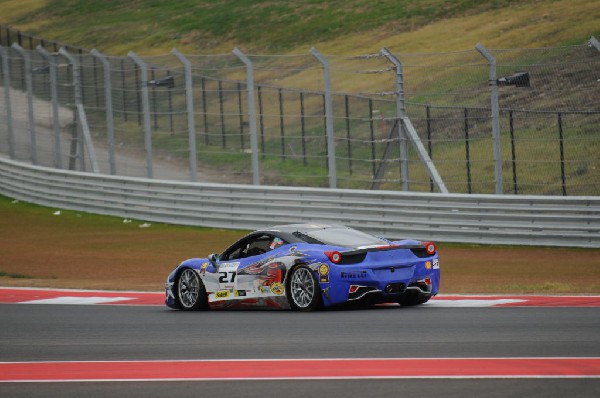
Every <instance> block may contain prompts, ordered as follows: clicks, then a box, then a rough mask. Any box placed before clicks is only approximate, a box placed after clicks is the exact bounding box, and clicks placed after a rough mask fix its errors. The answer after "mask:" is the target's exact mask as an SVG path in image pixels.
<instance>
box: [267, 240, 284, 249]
mask: <svg viewBox="0 0 600 398" xmlns="http://www.w3.org/2000/svg"><path fill="white" fill-rule="evenodd" d="M281 245H283V240H281V238H274V239H273V241H271V245H270V246H269V248H270V249H271V250H273V249H275V248H277V247H279V246H281Z"/></svg>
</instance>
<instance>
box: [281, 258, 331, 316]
mask: <svg viewBox="0 0 600 398" xmlns="http://www.w3.org/2000/svg"><path fill="white" fill-rule="evenodd" d="M288 281H289V282H288V289H287V298H288V301H289V303H290V307H291V308H292V309H294V310H297V311H315V310H318V309H320V308H321V307H322V305H323V302H322V297H321V288H320V287H319V282H317V278H316V277H315V275H314V272H313V271H312V270H311V269H310V268H308V267H307V266H305V265H301V266H299V267H296V268H294V269H293V270H292V272H291V273H290V276H289V278H288Z"/></svg>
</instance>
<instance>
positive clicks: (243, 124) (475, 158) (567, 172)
mask: <svg viewBox="0 0 600 398" xmlns="http://www.w3.org/2000/svg"><path fill="white" fill-rule="evenodd" d="M13 43H18V44H19V45H20V46H22V47H25V48H26V50H25V52H26V54H27V55H28V56H29V58H30V60H31V68H30V69H29V70H28V69H27V66H26V61H25V56H24V55H23V54H22V53H21V52H19V51H18V50H17V49H16V48H15V46H13ZM0 46H1V47H2V51H1V52H0V56H1V57H2V59H1V60H0V61H2V62H0V82H1V88H2V91H1V92H0V115H1V118H0V121H1V122H0V153H3V154H6V155H10V156H13V157H14V158H15V159H18V160H21V161H25V162H34V163H36V164H40V165H43V166H49V167H60V168H70V169H74V170H86V171H90V170H91V168H92V159H90V158H92V157H93V156H95V157H96V158H97V161H98V165H99V169H100V172H102V173H107V174H108V173H113V174H118V175H126V176H134V177H146V176H149V175H150V176H151V177H153V178H160V179H171V180H184V181H189V180H191V179H194V178H195V174H196V173H197V175H198V180H199V181H213V182H226V183H243V184H249V183H252V181H253V174H254V173H255V172H256V170H255V169H254V168H253V157H254V156H256V158H257V159H258V164H259V169H258V173H259V181H260V183H261V184H268V185H294V186H322V187H327V186H330V185H331V178H332V176H333V178H334V181H335V182H336V183H337V187H339V188H359V189H388V190H401V189H405V188H408V189H410V190H412V191H425V192H435V191H438V187H437V186H436V184H435V181H434V180H433V179H432V178H431V175H430V170H428V167H426V166H427V164H426V162H424V161H423V155H425V156H426V157H429V158H430V159H431V160H432V161H433V163H432V164H433V165H434V167H435V169H436V170H437V171H438V172H439V175H440V176H441V180H442V181H443V183H444V184H445V186H446V187H447V188H448V190H449V191H450V192H456V193H494V191H495V182H496V179H497V178H498V175H497V171H496V170H495V168H494V162H495V159H494V143H493V140H492V130H493V122H494V119H493V115H492V113H493V112H492V107H493V103H491V88H492V85H495V86H496V87H497V92H498V106H499V116H498V123H499V126H500V139H499V145H500V148H499V149H500V152H501V155H502V158H501V159H499V161H500V162H501V178H502V186H501V187H502V192H503V193H506V194H543V195H598V194H599V192H600V188H598V187H599V186H600V161H599V157H598V155H597V154H598V150H599V149H600V148H599V147H598V146H599V145H600V144H598V142H599V140H598V138H599V135H598V134H599V126H600V124H599V122H600V90H599V82H600V50H598V49H597V48H596V47H594V46H590V45H581V46H567V47H554V48H542V49H527V50H510V49H509V50H490V53H491V54H492V55H493V57H494V58H495V60H496V66H495V71H496V74H497V78H498V79H497V80H495V81H493V82H492V81H490V65H489V64H488V62H487V61H486V60H485V59H484V58H483V57H482V56H481V54H479V53H478V52H477V51H475V50H472V51H463V52H455V53H439V54H402V53H400V52H395V51H394V49H391V50H389V51H390V53H391V54H396V55H395V56H396V57H397V58H398V59H399V60H400V62H401V64H402V69H401V70H399V69H398V68H396V66H395V65H394V63H393V62H392V60H391V59H390V58H389V57H386V56H385V53H384V52H383V51H382V52H381V53H376V54H365V55H361V56H327V55H326V56H324V58H325V59H326V60H327V67H325V65H324V64H322V63H321V62H320V60H319V59H317V57H315V56H314V55H312V54H303V55H292V56H287V55H285V56H284V55H248V56H247V58H248V59H249V61H250V64H251V67H252V72H253V80H252V88H253V93H254V94H253V97H252V98H249V97H248V93H249V87H248V86H247V77H248V75H247V73H248V68H247V65H245V63H244V62H243V60H242V59H241V58H240V57H238V56H236V55H235V54H233V53H232V54H221V55H185V56H184V58H185V59H186V60H187V61H189V63H190V65H191V75H190V76H189V78H190V80H189V81H191V86H190V90H189V91H188V87H187V86H186V82H187V80H186V78H187V77H188V76H187V75H186V68H185V67H184V64H183V63H182V61H181V60H180V59H178V58H177V57H176V56H175V55H174V54H167V55H161V56H153V57H139V60H140V61H139V62H136V61H135V59H134V58H135V57H134V56H131V55H130V56H128V57H115V56H104V55H101V54H99V53H97V54H96V53H93V52H92V53H90V52H88V51H87V50H83V49H79V48H74V47H68V46H64V45H62V44H60V43H52V42H50V41H47V40H43V39H40V38H37V37H33V36H27V35H25V34H23V33H21V32H16V31H13V30H11V29H10V28H8V27H4V26H2V27H0ZM37 46H41V47H42V48H44V49H46V50H47V51H48V52H50V57H49V58H48V57H46V56H44V55H43V53H42V51H40V50H39V49H37V50H36V47H37ZM61 47H63V48H64V49H65V50H66V51H67V52H68V54H70V55H71V56H72V57H74V58H75V59H76V63H77V65H74V64H73V63H72V62H70V61H69V60H68V59H67V57H66V56H65V55H61V54H58V49H59V48H61ZM50 62H52V63H53V64H54V67H55V69H54V72H53V73H55V77H52V72H51V68H50ZM140 62H141V64H140ZM75 68H79V77H80V79H79V81H77V79H76V75H77V74H76V73H74V71H75ZM142 68H145V70H146V75H147V76H146V78H145V79H144V78H143V75H144V73H143V70H142ZM28 78H30V79H31V92H29V90H28V84H27V79H28ZM328 87H330V88H329V90H330V91H327V90H328ZM53 90H54V91H53ZM77 90H80V92H81V98H80V99H78V98H76V97H77V95H76V93H77ZM53 93H54V94H53ZM327 94H331V95H330V98H331V104H330V105H331V110H332V111H331V114H328V111H327V109H328V105H329V104H327V101H328V97H327ZM7 98H8V100H9V102H10V104H7V101H6V99H7ZM78 101H79V102H81V104H80V105H81V106H82V107H83V109H84V110H85V117H86V119H87V120H86V121H83V120H81V115H79V114H78V112H77V106H78ZM190 101H191V102H192V104H191V105H192V107H191V108H190V107H189V106H188V102H190ZM30 104H32V105H30ZM30 108H32V109H31V110H30ZM190 109H191V110H192V112H191V115H190V114H189V112H190ZM31 113H32V114H33V117H31V116H30V114H31ZM251 116H254V118H252V117H251ZM404 116H406V117H407V118H408V119H409V120H410V122H412V125H414V127H415V129H416V132H417V134H418V139H419V140H420V143H421V144H422V147H421V148H423V151H424V152H425V153H420V152H419V147H418V146H417V145H413V144H415V143H414V142H411V140H408V152H407V155H403V145H405V144H406V142H407V141H406V140H407V137H408V136H407V135H406V128H407V125H406V122H405V119H403V117H404ZM328 118H331V119H330V120H332V126H333V128H332V129H331V131H329V130H330V129H329V128H328ZM147 121H149V122H147ZM253 123H255V125H253ZM82 124H86V126H87V127H89V131H90V133H91V139H92V141H93V148H91V149H92V150H93V153H92V152H89V150H90V148H86V147H85V145H84V142H85V140H84V138H85V129H84V126H82ZM253 128H254V130H253ZM253 131H256V139H257V143H258V145H257V153H253V151H252V147H251V140H252V134H253ZM328 134H331V135H332V137H333V142H334V143H335V145H334V147H333V148H332V147H330V146H328ZM330 151H333V153H330ZM332 156H333V157H334V162H333V163H331V162H330V157H332ZM404 156H407V158H406V159H403V157H404ZM332 168H333V169H332ZM152 170H153V171H154V172H153V173H150V171H152ZM403 179H406V181H404V180H403Z"/></svg>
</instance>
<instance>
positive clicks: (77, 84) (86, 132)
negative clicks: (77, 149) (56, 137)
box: [58, 47, 100, 173]
mask: <svg viewBox="0 0 600 398" xmlns="http://www.w3.org/2000/svg"><path fill="white" fill-rule="evenodd" d="M58 52H59V53H60V54H62V55H64V56H65V58H67V59H68V60H69V63H70V64H71V65H72V66H73V86H74V93H75V107H76V108H77V116H78V118H79V122H80V123H81V132H82V133H83V140H84V142H85V147H86V149H87V151H88V155H89V157H90V163H91V166H92V171H93V172H94V173H99V172H100V168H99V167H98V160H97V159H96V151H95V150H94V142H93V141H92V135H91V133H90V127H89V125H88V122H87V117H86V115H85V109H84V108H83V96H82V92H81V70H80V66H79V61H78V60H77V58H75V57H74V56H72V55H71V54H69V52H68V51H67V50H66V49H65V48H64V47H61V48H60V49H59V50H58ZM80 159H81V160H83V153H81V157H80Z"/></svg>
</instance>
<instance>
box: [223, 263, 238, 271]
mask: <svg viewBox="0 0 600 398" xmlns="http://www.w3.org/2000/svg"><path fill="white" fill-rule="evenodd" d="M239 265H240V263H239V262H235V263H223V264H221V265H219V270H235V269H237V267H239Z"/></svg>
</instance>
